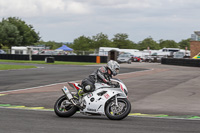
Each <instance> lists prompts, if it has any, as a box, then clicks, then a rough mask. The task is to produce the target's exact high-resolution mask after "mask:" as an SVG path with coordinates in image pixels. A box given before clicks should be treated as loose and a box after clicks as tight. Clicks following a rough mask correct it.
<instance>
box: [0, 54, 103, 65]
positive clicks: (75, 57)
mask: <svg viewBox="0 0 200 133" xmlns="http://www.w3.org/2000/svg"><path fill="white" fill-rule="evenodd" d="M46 57H54V59H55V61H72V62H94V63H96V56H87V55H32V60H41V61H45V58H46ZM0 59H6V60H29V55H17V54H0ZM100 61H101V63H107V56H100Z"/></svg>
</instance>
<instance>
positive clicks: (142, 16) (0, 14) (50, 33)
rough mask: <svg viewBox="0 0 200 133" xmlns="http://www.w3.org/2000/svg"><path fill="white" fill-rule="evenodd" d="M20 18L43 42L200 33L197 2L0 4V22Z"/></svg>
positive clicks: (38, 0) (24, 0)
mask: <svg viewBox="0 0 200 133" xmlns="http://www.w3.org/2000/svg"><path fill="white" fill-rule="evenodd" d="M8 17H19V18H21V19H22V20H24V21H25V22H26V23H27V24H31V25H33V27H34V29H35V31H36V32H39V33H40V36H41V37H42V40H44V41H49V40H51V41H56V42H73V40H74V39H76V38H78V37H80V36H82V35H84V36H89V37H92V36H94V35H97V34H98V33H101V32H102V33H104V34H107V35H108V36H109V39H112V38H113V37H114V35H115V34H117V33H127V34H128V35H129V39H130V40H131V41H133V42H136V43H137V42H139V41H142V40H143V39H145V38H147V37H149V36H151V37H152V38H153V39H154V40H155V41H158V40H160V39H164V40H168V39H169V40H175V41H176V42H179V41H181V40H182V39H187V38H190V36H191V34H192V33H193V31H197V30H200V0H0V19H1V20H2V18H8Z"/></svg>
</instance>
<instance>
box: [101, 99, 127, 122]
mask: <svg viewBox="0 0 200 133" xmlns="http://www.w3.org/2000/svg"><path fill="white" fill-rule="evenodd" d="M130 111H131V103H130V102H129V101H128V99H126V98H119V99H118V107H117V106H116V103H115V99H112V100H110V101H108V103H107V104H106V107H105V114H106V116H107V117H108V118H109V119H111V120H122V119H124V118H125V117H127V116H128V114H129V113H130Z"/></svg>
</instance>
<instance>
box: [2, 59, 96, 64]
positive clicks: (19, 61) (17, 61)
mask: <svg viewBox="0 0 200 133" xmlns="http://www.w3.org/2000/svg"><path fill="white" fill-rule="evenodd" d="M0 62H11V63H32V64H55V65H95V64H97V63H88V62H66V61H55V62H54V63H46V62H45V61H26V60H0Z"/></svg>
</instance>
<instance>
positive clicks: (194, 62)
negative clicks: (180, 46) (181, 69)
mask: <svg viewBox="0 0 200 133" xmlns="http://www.w3.org/2000/svg"><path fill="white" fill-rule="evenodd" d="M161 64H168V65H179V66H193V67H200V59H175V58H162V59H161Z"/></svg>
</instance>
